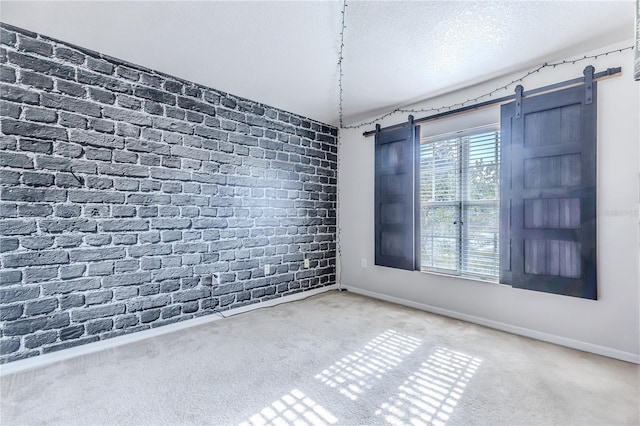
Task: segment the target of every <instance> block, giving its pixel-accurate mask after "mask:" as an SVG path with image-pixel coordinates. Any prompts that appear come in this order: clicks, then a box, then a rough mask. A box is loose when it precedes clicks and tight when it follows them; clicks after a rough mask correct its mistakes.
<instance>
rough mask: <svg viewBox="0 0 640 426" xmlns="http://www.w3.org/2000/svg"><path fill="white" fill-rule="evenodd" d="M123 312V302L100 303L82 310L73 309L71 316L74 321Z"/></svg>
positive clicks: (111, 315) (110, 315)
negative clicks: (100, 304)
mask: <svg viewBox="0 0 640 426" xmlns="http://www.w3.org/2000/svg"><path fill="white" fill-rule="evenodd" d="M124 312H125V305H124V304H123V303H116V304H112V305H102V306H94V307H89V308H85V309H82V310H77V311H73V312H72V313H71V318H72V319H73V320H74V321H87V320H91V319H96V318H106V317H113V316H115V315H119V314H123V313H124Z"/></svg>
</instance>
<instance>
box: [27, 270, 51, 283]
mask: <svg viewBox="0 0 640 426" xmlns="http://www.w3.org/2000/svg"><path fill="white" fill-rule="evenodd" d="M57 276H58V268H57V267H55V266H50V267H45V268H28V269H25V271H24V282H25V283H40V282H42V281H49V280H51V279H53V278H56V277H57Z"/></svg>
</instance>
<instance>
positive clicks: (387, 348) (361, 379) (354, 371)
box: [315, 330, 422, 401]
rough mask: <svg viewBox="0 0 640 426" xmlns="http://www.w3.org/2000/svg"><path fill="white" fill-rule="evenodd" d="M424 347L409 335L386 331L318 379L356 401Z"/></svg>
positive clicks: (324, 371) (317, 376)
mask: <svg viewBox="0 0 640 426" xmlns="http://www.w3.org/2000/svg"><path fill="white" fill-rule="evenodd" d="M421 343H422V342H421V341H420V340H418V339H416V338H413V337H410V336H407V335H406V334H402V333H398V332H396V331H394V330H387V331H385V332H384V333H382V334H380V335H378V336H377V337H375V338H374V339H372V340H371V341H369V342H368V343H367V344H365V345H364V347H363V348H362V349H361V350H358V351H355V352H353V353H352V354H349V355H347V356H345V357H344V358H342V359H341V360H339V361H337V362H336V363H334V364H333V365H332V366H331V367H329V368H327V369H326V370H323V371H322V373H320V374H318V375H316V376H315V378H316V379H318V380H320V381H321V382H323V383H325V384H326V385H328V386H330V387H332V388H336V389H338V390H339V392H340V393H341V394H342V395H344V396H346V397H347V398H349V399H350V400H352V401H355V400H356V399H358V396H359V395H360V394H362V393H363V392H364V391H365V390H367V389H370V388H371V386H372V384H373V382H375V381H376V380H378V379H380V378H381V377H382V375H383V374H384V373H386V372H387V371H389V370H392V369H394V368H395V367H397V366H398V365H399V364H400V363H401V362H402V360H403V358H405V357H406V356H408V355H410V354H411V353H412V352H413V351H415V350H416V349H417V348H418V347H419V346H420V345H421Z"/></svg>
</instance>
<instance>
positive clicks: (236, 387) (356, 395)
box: [0, 291, 640, 425]
mask: <svg viewBox="0 0 640 426" xmlns="http://www.w3.org/2000/svg"><path fill="white" fill-rule="evenodd" d="M639 371H640V370H639V367H638V366H637V365H634V364H629V363H625V362H621V361H616V360H612V359H608V358H604V357H600V356H596V355H591V354H587V353H583V352H579V351H575V350H571V349H566V348H562V347H559V346H554V345H551V344H547V343H542V342H538V341H535V340H530V339H527V338H523V337H518V336H514V335H511V334H507V333H503V332H499V331H494V330H491V329H487V328H484V327H480V326H476V325H473V324H468V323H465V322H461V321H456V320H452V319H448V318H443V317H440V316H437V315H432V314H428V313H425V312H421V311H417V310H414V309H410V308H405V307H401V306H396V305H392V304H389V303H385V302H380V301H376V300H372V299H368V298H365V297H361V296H357V295H354V294H352V293H338V292H335V291H333V292H329V293H324V294H321V295H318V296H314V297H311V298H309V299H306V300H303V301H298V302H294V303H289V304H284V305H279V306H276V307H273V308H267V309H261V310H257V311H253V312H250V313H247V314H242V315H237V316H234V317H231V318H227V319H224V320H220V321H215V322H212V323H209V324H205V325H201V326H197V327H193V328H190V329H187V330H183V331H180V332H175V333H171V334H166V335H163V336H160V337H155V338H152V339H148V340H144V341H141V342H137V343H133V344H129V345H126V346H121V347H118V348H115V349H111V350H107V351H103V352H100V353H95V354H91V355H86V356H83V357H79V358H75V359H72V360H68V361H64V362H61V363H58V364H54V365H51V366H48V367H45V368H42V369H39V370H32V371H27V372H23V373H19V374H15V375H10V376H5V377H3V378H2V384H1V393H0V396H1V398H2V400H1V406H0V408H1V412H0V423H1V424H2V425H12V424H20V425H33V424H43V423H47V424H61V425H72V424H76V425H90V424H114V425H115V424H117V425H122V424H153V425H161V424H167V425H169V424H181V425H182V424H216V425H217V424H246V425H263V424H275V425H278V424H296V425H297V424H300V425H302V424H311V425H318V424H340V425H343V424H367V425H368V424H394V425H396V424H412V425H430V424H433V425H456V424H465V425H467V424H469V425H471V424H478V425H501V424H504V425H516V424H517V425H523V424H536V425H539V424H540V425H542V424H548V425H552V424H553V425H570V424H573V425H588V424H597V425H618V424H629V425H632V424H633V425H637V424H639V423H640V408H639V407H640V395H639V394H640V378H639Z"/></svg>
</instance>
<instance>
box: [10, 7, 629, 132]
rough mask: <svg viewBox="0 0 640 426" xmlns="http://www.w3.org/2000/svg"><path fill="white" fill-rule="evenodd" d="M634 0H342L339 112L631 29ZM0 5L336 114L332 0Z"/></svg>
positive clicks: (130, 53) (162, 67)
mask: <svg viewBox="0 0 640 426" xmlns="http://www.w3.org/2000/svg"><path fill="white" fill-rule="evenodd" d="M634 5H635V3H634V1H633V0H625V1H515V0H512V1H500V2H496V1H379V2H378V1H366V2H365V1H354V0H350V1H348V7H347V12H346V25H347V29H346V31H345V49H344V58H345V59H344V63H343V66H344V80H343V87H344V117H345V120H344V121H345V124H348V123H350V122H352V121H354V120H358V119H361V118H366V117H369V116H372V115H374V114H376V113H379V112H384V111H386V110H388V109H391V108H393V107H396V106H400V105H407V104H410V103H412V102H415V101H418V100H423V99H428V98H430V97H433V96H435V95H438V94H441V93H445V92H448V91H452V90H456V89H459V88H462V87H465V86H468V85H471V84H475V83H478V82H481V81H485V80H489V79H491V78H495V77H499V76H500V75H504V74H507V73H510V72H513V71H519V70H524V69H528V68H531V67H533V66H536V65H539V64H541V63H543V62H545V61H550V60H557V59H562V58H564V57H565V56H566V55H571V54H575V53H576V52H580V49H585V50H586V49H594V48H598V47H600V46H604V45H607V44H611V43H615V42H618V41H622V40H627V39H631V38H632V37H633V32H634ZM0 7H1V9H0V19H1V20H2V21H3V22H6V23H9V24H13V25H16V26H19V27H23V28H25V29H29V30H32V31H36V32H39V33H42V34H44V35H48V36H51V37H55V38H59V39H61V40H64V41H67V42H71V43H74V44H77V45H80V46H83V47H86V48H90V49H93V50H96V51H99V52H102V53H106V54H109V55H111V56H114V57H117V58H121V59H124V60H127V61H130V62H133V63H137V64H140V65H143V66H146V67H148V68H152V69H156V70H159V71H162V72H165V73H168V74H172V75H175V76H177V77H181V78H184V79H187V80H191V81H195V82H197V83H201V84H204V85H207V86H210V87H213V88H216V89H219V90H222V91H226V92H229V93H233V94H235V95H239V96H243V97H246V98H249V99H253V100H256V101H259V102H263V103H265V104H269V105H272V106H275V107H278V108H282V109H284V110H288V111H291V112H295V113H298V114H301V115H304V116H307V117H310V118H314V119H317V120H320V121H323V122H326V123H330V124H337V123H338V99H339V98H338V54H339V47H340V29H341V13H340V12H341V10H342V2H341V1H318V2H307V1H291V2H284V1H267V2H262V1H238V2H221V1H208V2H186V1H165V2H155V1H137V2H90V1H80V2H23V1H19V2H14V1H4V0H3V1H2V4H1V6H0Z"/></svg>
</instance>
